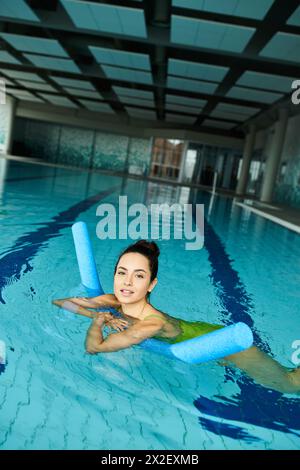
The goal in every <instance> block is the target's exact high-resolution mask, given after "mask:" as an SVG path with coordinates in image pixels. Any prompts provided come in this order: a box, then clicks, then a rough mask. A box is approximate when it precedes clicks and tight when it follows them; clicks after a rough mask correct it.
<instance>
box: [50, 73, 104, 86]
mask: <svg viewBox="0 0 300 470" xmlns="http://www.w3.org/2000/svg"><path fill="white" fill-rule="evenodd" d="M51 79H52V80H54V81H55V82H56V83H58V85H61V86H67V87H72V88H80V89H81V90H95V87H94V86H93V85H92V84H91V83H90V82H87V81H85V80H75V79H73V78H64V77H56V76H53V75H51Z"/></svg>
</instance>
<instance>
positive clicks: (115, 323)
mask: <svg viewBox="0 0 300 470" xmlns="http://www.w3.org/2000/svg"><path fill="white" fill-rule="evenodd" d="M105 325H106V326H109V327H110V328H113V329H114V330H117V331H123V330H125V329H126V327H127V326H128V325H129V323H128V321H126V320H123V319H122V318H116V317H114V316H113V315H112V314H110V313H109V314H107V313H105Z"/></svg>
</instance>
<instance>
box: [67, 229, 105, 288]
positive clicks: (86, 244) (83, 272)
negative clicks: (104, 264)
mask: <svg viewBox="0 0 300 470" xmlns="http://www.w3.org/2000/svg"><path fill="white" fill-rule="evenodd" d="M72 233H73V239H74V244H75V251H76V256H77V261H78V266H79V271H80V277H81V283H82V285H83V287H84V288H85V289H86V291H87V293H88V295H89V296H90V297H96V296H97V295H102V294H104V291H103V289H102V286H101V284H100V280H99V276H98V272H97V267H96V263H95V258H94V255H93V248H92V244H91V241H90V237H89V233H88V230H87V226H86V224H85V223H84V222H76V223H75V224H74V225H73V226H72Z"/></svg>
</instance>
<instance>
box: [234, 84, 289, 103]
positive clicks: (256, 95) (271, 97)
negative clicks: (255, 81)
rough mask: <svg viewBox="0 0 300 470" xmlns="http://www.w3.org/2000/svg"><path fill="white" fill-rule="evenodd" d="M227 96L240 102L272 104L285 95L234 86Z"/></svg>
mask: <svg viewBox="0 0 300 470" xmlns="http://www.w3.org/2000/svg"><path fill="white" fill-rule="evenodd" d="M226 96H229V97H230V98H237V99H240V100H248V101H257V102H261V103H269V104H270V103H274V101H277V100H279V99H280V98H282V96H283V95H281V94H279V93H271V92H268V91H261V90H255V89H253V88H244V87H239V86H234V87H232V88H231V89H230V90H229V91H228V93H227V95H226Z"/></svg>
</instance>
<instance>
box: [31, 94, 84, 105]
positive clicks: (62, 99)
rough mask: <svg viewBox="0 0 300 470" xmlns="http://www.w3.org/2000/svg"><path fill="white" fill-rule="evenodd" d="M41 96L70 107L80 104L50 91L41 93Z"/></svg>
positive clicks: (51, 101)
mask: <svg viewBox="0 0 300 470" xmlns="http://www.w3.org/2000/svg"><path fill="white" fill-rule="evenodd" d="M39 96H41V97H42V98H45V99H46V100H48V101H50V103H52V104H55V105H57V106H67V107H70V108H78V106H77V105H76V104H75V103H73V102H72V101H70V100H69V99H68V98H66V97H64V96H57V95H50V94H48V93H39Z"/></svg>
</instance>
